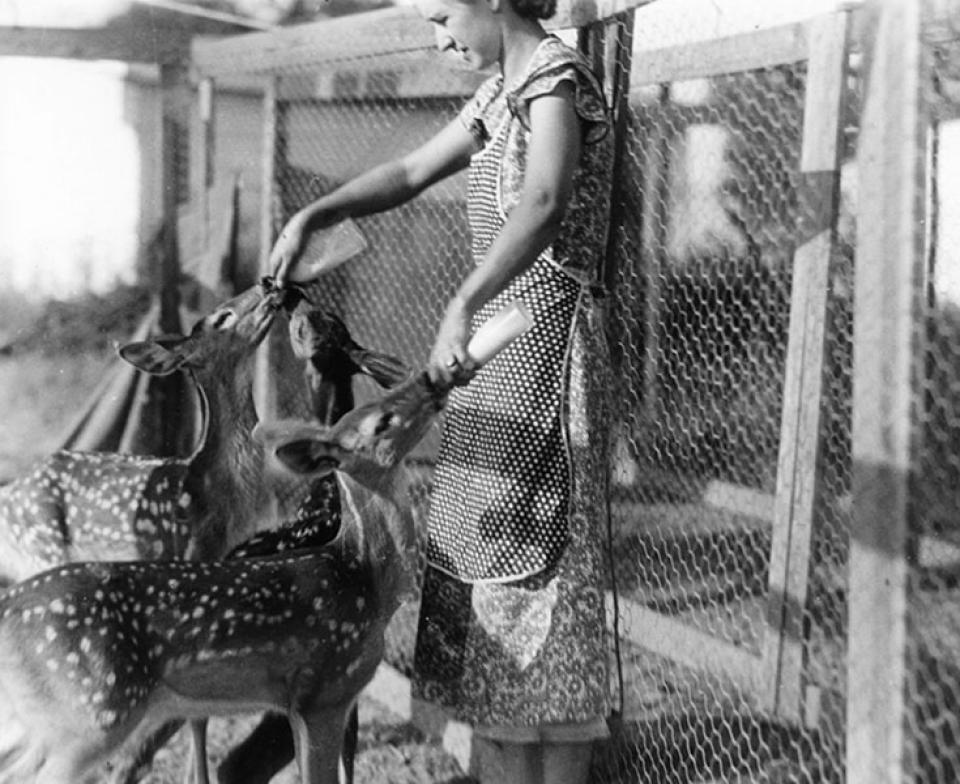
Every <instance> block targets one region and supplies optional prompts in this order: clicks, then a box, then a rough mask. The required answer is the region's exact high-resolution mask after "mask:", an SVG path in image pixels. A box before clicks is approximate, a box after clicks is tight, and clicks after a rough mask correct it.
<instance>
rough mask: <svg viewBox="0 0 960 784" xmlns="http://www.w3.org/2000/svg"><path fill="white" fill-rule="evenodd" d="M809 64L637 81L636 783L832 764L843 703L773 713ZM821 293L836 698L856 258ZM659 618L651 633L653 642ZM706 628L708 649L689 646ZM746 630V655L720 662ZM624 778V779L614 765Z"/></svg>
mask: <svg viewBox="0 0 960 784" xmlns="http://www.w3.org/2000/svg"><path fill="white" fill-rule="evenodd" d="M805 75H806V68H805V64H804V63H792V64H789V65H784V66H780V67H772V68H766V69H763V70H754V71H746V72H742V73H736V74H731V75H718V76H715V77H711V78H707V79H701V80H697V81H696V82H675V83H669V84H655V85H649V86H648V85H643V86H638V87H636V88H635V89H634V90H633V92H632V93H631V100H630V113H629V122H628V138H627V143H626V156H625V159H624V161H623V165H622V166H621V168H620V172H621V178H620V180H619V182H618V185H619V186H620V194H621V197H620V198H621V203H620V206H621V209H620V214H621V215H623V216H624V219H623V220H622V221H621V222H620V223H619V225H617V226H615V227H614V230H615V231H616V232H617V234H616V241H615V246H614V248H615V249H614V254H615V255H616V263H615V265H614V266H615V268H616V271H617V272H616V277H615V281H614V285H613V287H612V288H613V294H614V303H615V306H616V307H615V315H614V318H613V321H612V323H611V325H610V334H611V338H612V342H613V349H614V354H615V357H616V359H617V362H618V365H619V371H620V372H619V374H618V375H619V378H620V385H619V387H618V389H617V392H616V400H617V403H618V406H619V416H618V417H617V419H616V425H617V427H616V434H615V439H614V445H613V450H614V468H613V477H612V478H613V489H612V493H611V497H612V502H613V510H614V515H613V520H614V530H615V539H614V548H613V549H614V552H616V553H617V563H616V574H617V578H618V587H619V589H620V594H621V602H622V603H624V604H625V605H626V607H627V608H628V613H626V615H627V619H628V620H627V621H626V622H625V623H624V637H625V639H626V644H625V646H626V656H625V657H626V659H627V660H628V667H627V677H626V682H627V683H626V705H627V713H628V715H632V716H638V717H642V718H641V719H640V720H639V721H637V722H636V724H635V725H634V729H635V733H636V735H635V736H634V737H633V738H632V739H631V740H630V741H629V742H628V743H627V745H626V748H622V749H620V750H619V751H618V752H617V754H615V755H614V756H615V759H616V764H615V765H614V766H613V767H614V768H615V769H616V770H617V771H618V773H619V775H618V776H616V780H624V781H678V782H680V781H701V780H723V781H734V780H736V781H740V780H742V781H753V780H758V781H760V780H763V781H766V780H778V781H779V780H791V781H809V782H820V781H831V780H839V779H840V778H841V770H842V739H843V723H842V713H841V714H840V715H834V714H835V713H836V712H835V711H834V713H830V712H829V711H824V712H823V713H822V714H821V715H820V716H819V718H818V723H817V725H816V726H814V727H812V728H809V729H808V728H804V727H803V726H801V725H797V724H792V723H784V722H778V721H775V720H772V719H771V717H770V716H768V715H766V713H765V712H764V711H763V710H758V706H760V705H762V694H758V693H756V692H755V691H753V690H754V689H757V688H758V687H759V689H761V690H762V688H763V683H762V682H761V683H759V684H757V683H756V681H751V678H750V672H744V671H738V668H739V667H746V668H749V667H750V666H751V664H752V665H753V666H756V667H758V668H760V669H762V667H763V664H764V656H765V654H766V648H765V640H766V638H767V637H769V635H771V634H776V633H778V629H777V628H776V619H771V618H769V617H768V607H769V596H768V585H769V566H770V553H771V544H772V536H773V508H774V494H775V492H776V489H777V486H776V481H777V466H778V449H779V442H780V429H781V419H782V416H783V410H782V406H783V384H784V375H785V363H786V351H787V335H788V326H789V316H790V302H791V275H792V265H793V253H794V251H795V250H796V248H797V246H798V244H799V240H798V237H797V230H796V227H797V226H798V225H799V223H800V219H801V215H800V210H801V207H800V202H799V199H798V189H799V185H800V180H801V177H800V171H799V169H800V167H799V164H800V152H801V143H802V133H803V113H804V99H805V92H806V91H805ZM835 262H836V268H837V271H836V272H835V274H834V278H833V280H832V286H831V292H830V298H829V302H830V309H829V312H830V318H829V326H828V338H827V344H828V347H829V348H828V357H829V359H828V361H827V368H826V389H827V393H826V394H825V398H824V402H823V411H822V413H823V422H824V425H823V431H824V432H823V438H822V440H823V452H822V460H821V468H820V476H819V480H820V483H821V487H822V494H821V505H820V509H818V513H817V519H816V523H815V533H814V541H813V548H814V553H815V554H814V555H813V556H812V558H811V563H812V564H815V566H814V567H813V569H812V573H811V591H810V595H809V603H808V606H807V607H806V608H805V609H804V611H803V621H804V624H803V625H804V630H805V633H806V635H807V636H806V639H805V641H804V654H805V655H804V660H805V662H806V666H805V672H804V674H803V675H804V682H805V683H806V684H808V685H814V684H816V686H817V687H818V688H820V689H823V690H824V691H826V692H830V693H833V694H835V695H836V697H837V698H838V699H834V700H824V701H823V702H824V704H828V705H837V704H838V702H839V700H840V699H842V695H843V687H842V673H843V666H844V658H843V657H844V631H845V621H844V617H843V603H842V598H843V581H844V575H845V563H846V545H847V540H848V521H847V519H846V516H845V515H846V512H847V511H848V510H849V479H850V462H849V461H850V452H849V427H850V419H849V414H850V393H851V364H850V339H851V312H850V299H849V296H847V295H848V294H849V292H850V291H852V288H851V287H850V285H849V284H850V280H849V274H850V273H849V267H850V265H849V262H850V259H849V258H846V259H842V258H839V257H838V258H837V259H836V260H835ZM652 629H656V630H657V631H658V632H659V635H660V637H661V639H660V640H659V641H657V642H656V643H655V644H653V645H651V644H650V642H649V639H648V636H649V635H650V633H651V630H652ZM694 646H702V647H703V648H704V649H703V650H700V651H699V652H695V651H691V650H686V651H685V650H683V649H684V647H687V648H691V647H694ZM730 646H734V649H735V652H736V653H738V654H739V655H740V656H742V655H743V654H748V656H746V657H743V658H742V659H741V661H743V662H746V664H744V665H737V666H736V667H734V668H732V669H731V670H729V671H728V672H726V673H724V672H723V668H722V667H720V666H716V667H712V666H711V664H710V662H711V659H714V661H715V663H717V664H719V660H721V659H722V658H723V656H724V655H725V652H729V651H730V650H731V649H730ZM610 778H614V777H612V776H611V777H610Z"/></svg>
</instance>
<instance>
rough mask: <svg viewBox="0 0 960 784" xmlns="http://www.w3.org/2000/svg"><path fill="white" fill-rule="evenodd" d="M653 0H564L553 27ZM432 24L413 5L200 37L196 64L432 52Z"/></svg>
mask: <svg viewBox="0 0 960 784" xmlns="http://www.w3.org/2000/svg"><path fill="white" fill-rule="evenodd" d="M650 1H651V0H560V2H559V3H558V10H557V13H556V15H555V16H554V17H553V18H552V19H550V20H549V22H548V27H549V28H550V29H553V30H560V29H565V28H571V27H582V26H583V25H586V24H589V23H591V22H595V21H598V20H600V19H609V18H610V17H612V16H614V15H616V14H618V13H622V12H624V11H627V10H629V9H631V8H638V7H640V6H642V5H646V4H647V3H648V2H650ZM433 46H434V34H433V31H432V30H431V29H430V25H428V24H426V23H425V22H424V20H423V19H422V18H421V17H420V16H419V15H418V14H417V12H416V11H415V10H414V9H413V8H412V7H410V6H398V7H396V8H386V9H382V10H379V11H370V12H368V13H362V14H351V15H349V16H342V17H337V18H335V19H325V20H322V21H319V22H310V23H307V24H301V25H295V26H291V27H282V28H278V29H276V30H273V31H270V32H266V33H249V34H247V35H238V36H233V37H230V38H225V39H222V40H218V41H209V40H202V39H198V40H197V41H196V43H195V44H194V47H193V62H194V65H195V66H196V68H197V69H198V70H199V71H200V73H202V74H203V75H204V76H210V77H213V78H217V77H220V76H230V75H236V74H238V73H251V72H261V73H267V72H275V71H278V70H283V69H286V68H297V67H305V66H316V65H318V64H320V63H325V62H332V61H334V60H343V59H347V58H360V57H371V56H374V55H384V54H398V53H403V52H411V51H416V50H421V49H432V48H433Z"/></svg>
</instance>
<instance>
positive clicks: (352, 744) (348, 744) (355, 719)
mask: <svg viewBox="0 0 960 784" xmlns="http://www.w3.org/2000/svg"><path fill="white" fill-rule="evenodd" d="M359 734H360V710H359V708H357V706H356V704H354V706H353V707H352V708H351V709H350V714H349V715H348V716H347V727H346V729H345V730H344V733H343V746H342V747H341V749H340V758H341V760H340V761H341V762H342V763H343V772H344V782H345V784H353V772H354V765H355V762H356V758H357V741H358V738H357V736H358V735H359Z"/></svg>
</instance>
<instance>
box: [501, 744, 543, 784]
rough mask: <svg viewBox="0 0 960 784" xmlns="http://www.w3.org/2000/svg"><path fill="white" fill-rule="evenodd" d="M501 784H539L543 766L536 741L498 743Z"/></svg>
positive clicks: (539, 747) (541, 778)
mask: <svg viewBox="0 0 960 784" xmlns="http://www.w3.org/2000/svg"><path fill="white" fill-rule="evenodd" d="M499 746H500V761H501V763H502V765H503V779H502V781H503V784H541V782H542V781H543V766H542V764H541V762H542V761H541V749H542V748H543V747H542V746H540V745H539V744H537V743H500V744H499Z"/></svg>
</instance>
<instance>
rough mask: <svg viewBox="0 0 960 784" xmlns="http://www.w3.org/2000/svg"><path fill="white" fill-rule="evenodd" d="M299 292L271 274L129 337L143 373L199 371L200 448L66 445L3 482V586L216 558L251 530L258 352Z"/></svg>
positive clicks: (129, 350) (256, 476) (256, 503)
mask: <svg viewBox="0 0 960 784" xmlns="http://www.w3.org/2000/svg"><path fill="white" fill-rule="evenodd" d="M290 296H291V295H290V293H289V292H287V291H284V290H281V289H279V288H277V287H275V286H274V285H273V283H272V281H271V280H270V279H269V278H265V279H263V280H262V281H261V282H260V283H259V284H257V285H256V286H254V287H252V288H251V289H248V290H247V291H245V292H243V293H242V294H240V295H238V296H237V297H235V298H233V299H231V300H229V301H227V302H225V303H223V304H222V305H220V306H219V307H217V308H216V309H215V310H214V311H213V312H211V313H210V314H208V315H207V316H205V317H204V318H202V319H200V320H199V321H198V322H197V323H196V324H195V325H194V327H193V329H192V331H191V332H190V334H189V335H186V336H159V337H156V338H153V339H150V340H146V341H138V342H133V343H128V344H126V345H124V346H122V347H120V349H119V354H120V356H121V357H122V358H123V359H124V360H126V361H127V362H130V363H132V364H133V365H134V366H135V367H137V368H138V369H140V370H142V371H144V372H147V373H152V374H156V375H167V374H170V373H173V372H176V371H178V370H183V371H186V372H187V373H189V375H190V376H191V377H192V379H193V382H194V385H195V387H196V389H197V392H198V397H199V400H200V405H201V422H202V426H201V434H200V437H199V439H198V445H197V447H196V448H195V450H194V451H193V453H192V454H190V455H189V456H187V457H184V458H179V457H145V456H138V455H129V454H118V453H110V452H79V451H71V450H60V451H57V452H54V453H53V454H51V455H49V456H48V457H46V458H44V459H43V460H41V461H40V462H39V463H38V464H37V465H36V466H35V467H34V469H33V470H32V471H31V472H30V473H28V474H27V475H25V476H23V477H20V478H18V479H15V480H14V481H12V482H11V483H9V484H8V485H5V486H4V487H2V488H0V585H3V584H9V583H12V582H17V581H20V580H23V579H25V578H27V577H29V576H30V575H32V574H35V573H36V572H38V571H41V570H43V569H47V568H50V567H52V566H55V565H58V564H63V563H68V562H71V561H78V560H108V559H109V560H162V559H170V558H213V557H216V556H218V555H222V554H223V553H224V552H226V551H227V550H229V549H230V548H231V547H234V546H236V545H237V544H239V543H240V542H241V541H242V540H244V539H247V538H248V537H249V536H250V535H251V534H252V533H253V532H254V524H255V522H256V521H257V519H258V518H257V516H256V515H257V513H258V512H259V510H260V509H261V508H262V507H263V506H264V504H265V503H266V490H265V488H264V485H263V482H262V480H261V477H260V473H261V468H262V447H261V446H260V445H259V444H256V443H254V441H253V440H252V438H251V437H250V431H251V429H252V428H253V426H254V424H255V423H256V420H257V416H256V411H255V408H254V404H253V398H252V391H251V387H252V372H253V371H252V364H253V358H254V352H255V350H256V348H257V346H258V345H259V344H260V343H261V341H262V340H263V338H264V337H265V336H266V334H267V332H268V330H269V329H270V327H271V325H272V324H273V321H274V318H275V316H276V314H277V313H278V312H279V310H280V309H281V307H282V306H283V305H284V303H285V302H288V301H289V300H288V298H289V297H290Z"/></svg>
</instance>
